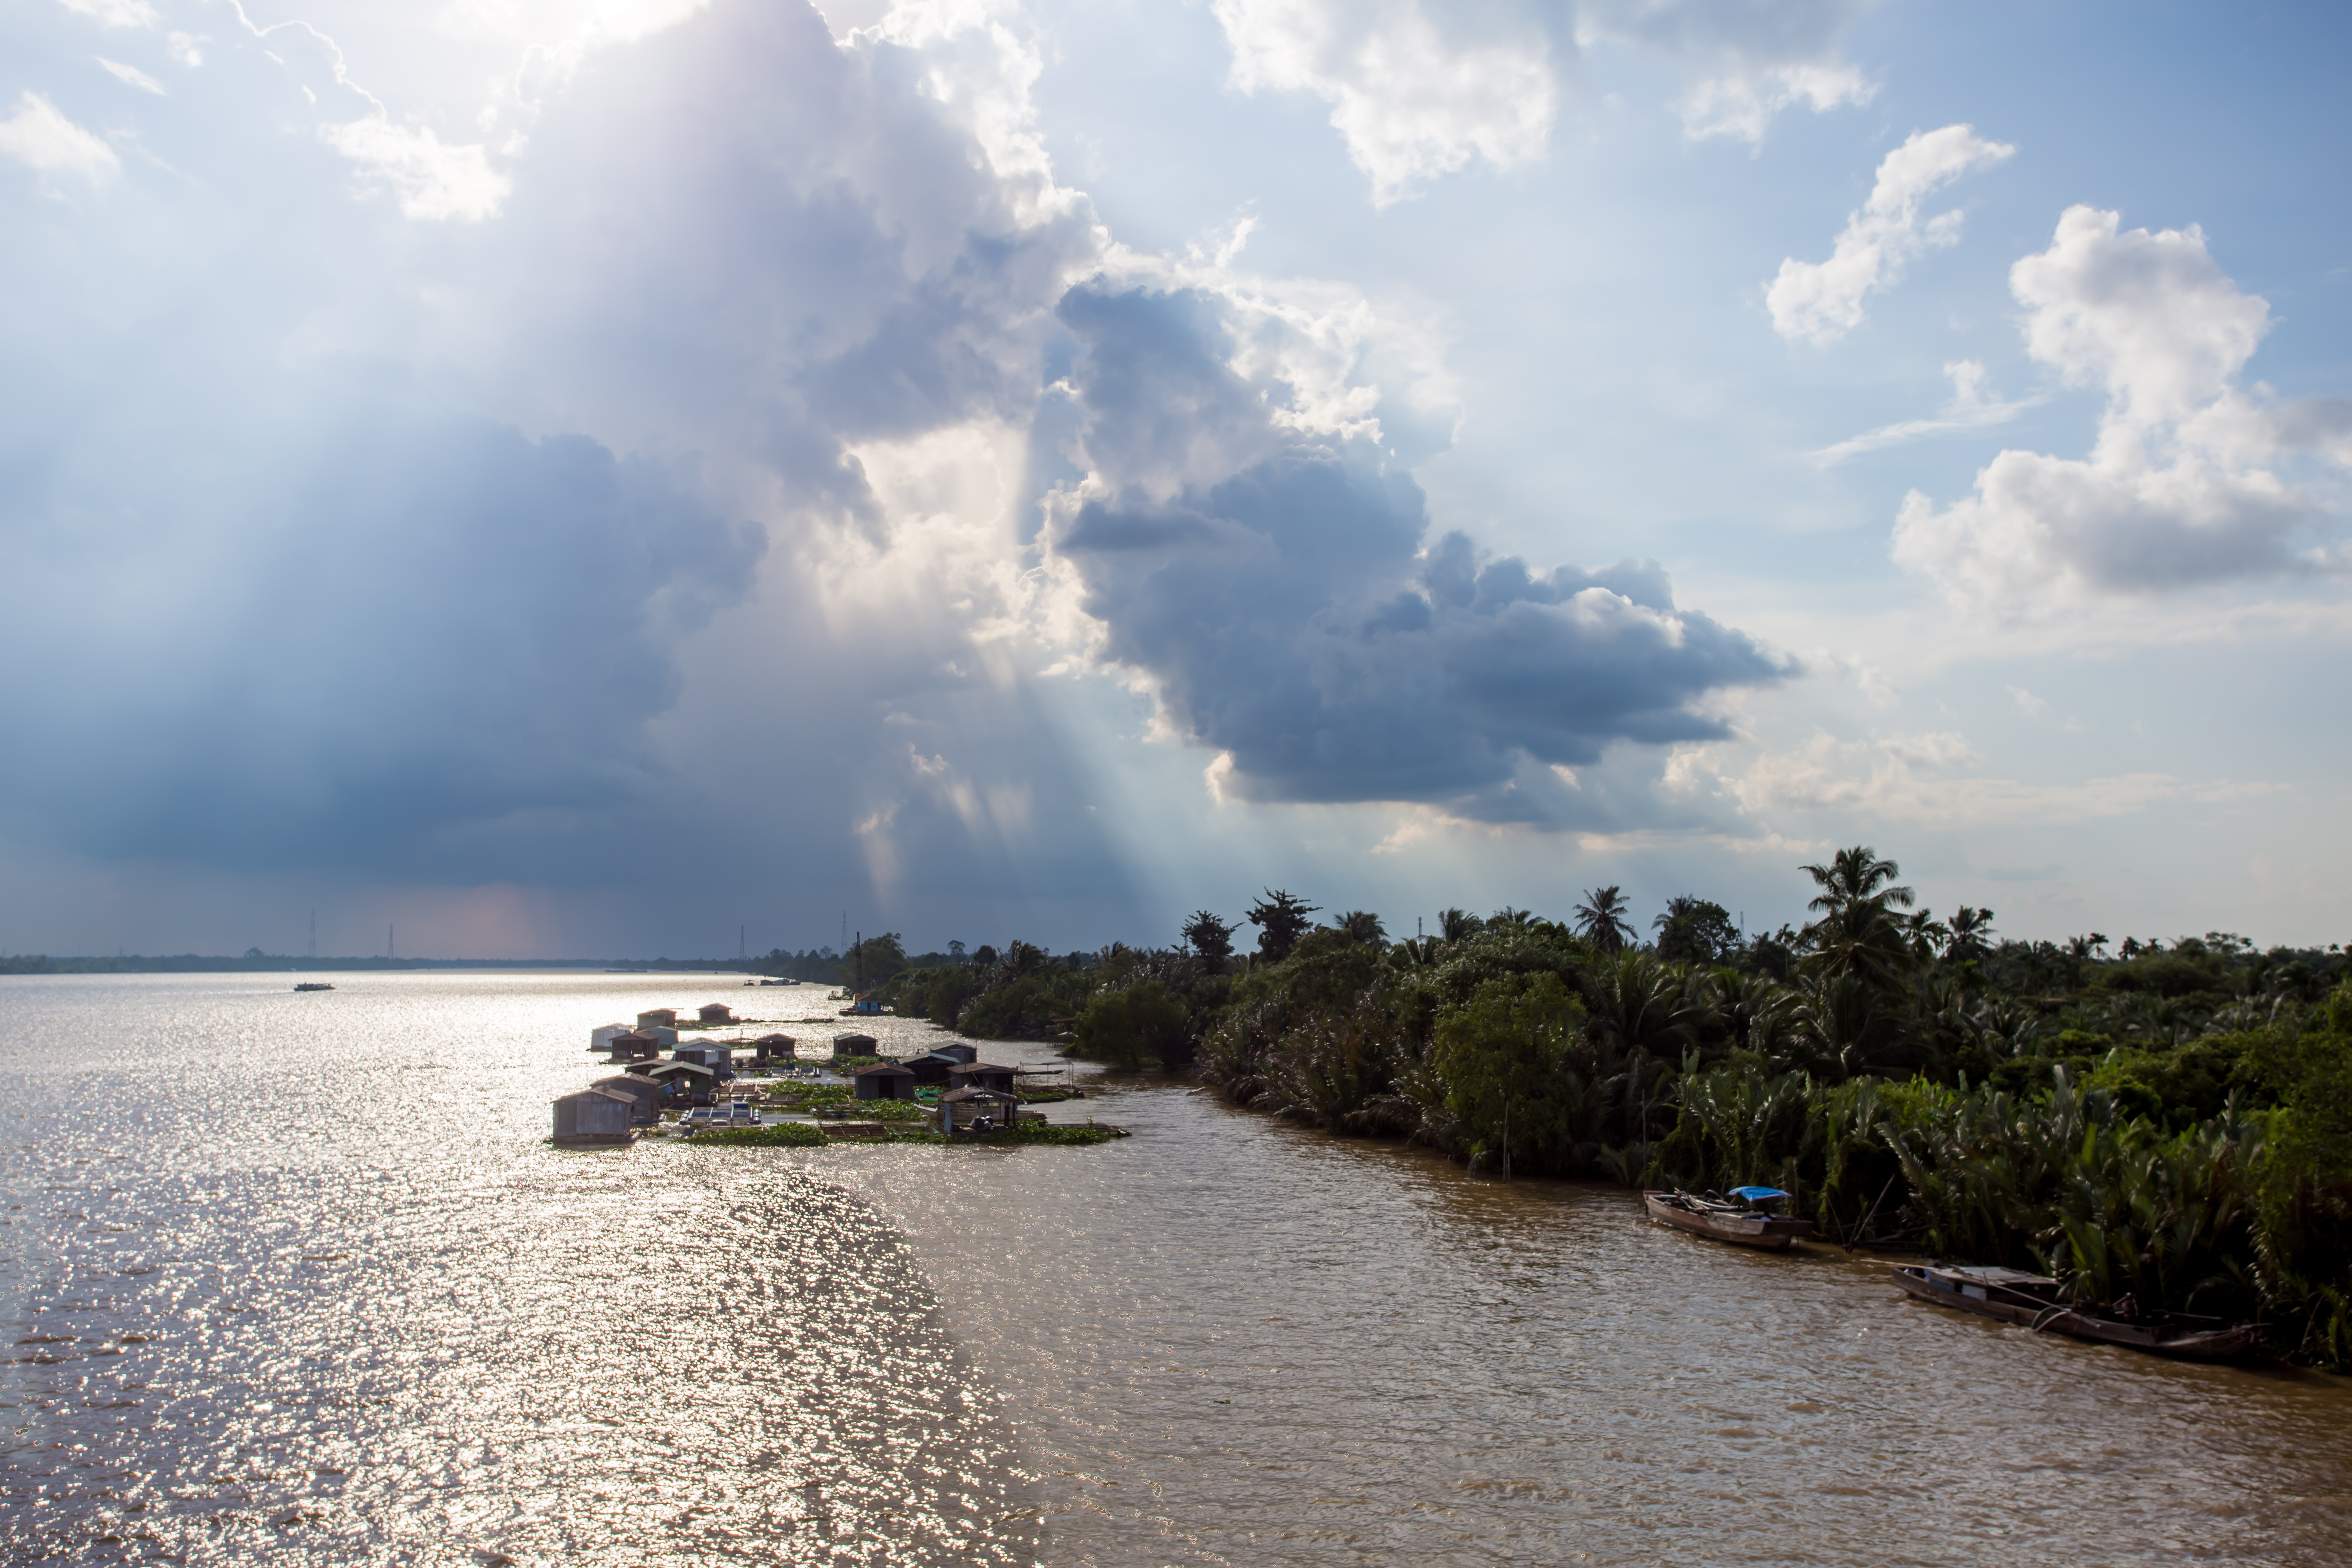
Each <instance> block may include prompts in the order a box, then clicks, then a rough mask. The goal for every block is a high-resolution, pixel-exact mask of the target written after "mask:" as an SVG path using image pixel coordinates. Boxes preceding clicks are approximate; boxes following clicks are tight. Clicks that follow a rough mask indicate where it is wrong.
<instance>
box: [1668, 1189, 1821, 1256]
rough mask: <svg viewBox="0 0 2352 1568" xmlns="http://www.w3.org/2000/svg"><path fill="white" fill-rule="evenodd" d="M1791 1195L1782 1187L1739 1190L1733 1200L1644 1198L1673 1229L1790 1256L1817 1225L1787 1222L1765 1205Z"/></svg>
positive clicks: (1673, 1195)
mask: <svg viewBox="0 0 2352 1568" xmlns="http://www.w3.org/2000/svg"><path fill="white" fill-rule="evenodd" d="M1788 1195H1789V1194H1786V1193H1784V1192H1782V1191H1781V1190H1780V1188H1778V1187H1734V1188H1732V1189H1731V1193H1730V1196H1729V1197H1717V1195H1716V1194H1713V1193H1707V1194H1691V1193H1685V1192H1683V1191H1681V1190H1679V1189H1677V1190H1675V1191H1674V1192H1671V1193H1660V1192H1646V1193H1643V1194H1642V1206H1643V1208H1644V1209H1646V1210H1648V1211H1649V1215H1650V1217H1651V1218H1652V1219H1654V1220H1656V1221H1657V1222H1658V1223H1659V1224H1660V1225H1670V1226H1675V1228H1676V1229H1677V1230H1686V1231H1689V1232H1690V1233H1691V1234H1692V1235H1693V1236H1704V1237H1708V1238H1709V1239H1711V1240H1715V1241H1727V1242H1730V1243H1731V1244H1732V1245H1733V1246H1735V1247H1761V1248H1762V1249H1763V1250H1765V1251H1767V1252H1785V1251H1786V1250H1788V1247H1789V1244H1790V1242H1792V1241H1794V1240H1796V1239H1797V1238H1798V1237H1801V1236H1811V1235H1812V1234H1813V1225H1812V1222H1811V1220H1803V1219H1789V1218H1785V1217H1784V1216H1782V1215H1776V1214H1774V1213H1772V1212H1771V1211H1770V1210H1769V1208H1767V1207H1766V1206H1765V1205H1769V1204H1772V1203H1775V1202H1778V1201H1779V1200H1780V1199H1782V1198H1785V1197H1787V1196H1788ZM1734 1200H1737V1201H1734Z"/></svg>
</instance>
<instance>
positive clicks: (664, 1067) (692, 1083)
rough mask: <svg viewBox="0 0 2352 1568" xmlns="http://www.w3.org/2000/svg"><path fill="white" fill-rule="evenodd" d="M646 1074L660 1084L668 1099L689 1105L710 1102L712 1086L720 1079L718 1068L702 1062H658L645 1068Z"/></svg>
mask: <svg viewBox="0 0 2352 1568" xmlns="http://www.w3.org/2000/svg"><path fill="white" fill-rule="evenodd" d="M645 1075H646V1077H647V1078H649V1079H653V1080H654V1081H655V1082H656V1083H657V1084H660V1085H661V1086H662V1088H663V1089H664V1090H665V1091H666V1093H667V1098H668V1099H670V1100H685V1101H686V1102H687V1103H688V1104H689V1105H691V1104H694V1103H696V1102H700V1103H701V1104H704V1105H708V1104H709V1103H710V1090H711V1086H712V1085H714V1084H715V1083H717V1082H718V1081H719V1074H718V1072H717V1071H716V1069H714V1068H707V1067H704V1066H703V1065H702V1064H701V1063H700V1062H680V1061H667V1062H656V1063H655V1064H654V1065H653V1066H652V1067H649V1068H646V1069H645Z"/></svg>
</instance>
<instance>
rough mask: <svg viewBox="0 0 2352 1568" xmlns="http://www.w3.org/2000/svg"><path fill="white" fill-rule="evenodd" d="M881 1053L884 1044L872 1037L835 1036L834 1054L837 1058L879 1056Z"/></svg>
mask: <svg viewBox="0 0 2352 1568" xmlns="http://www.w3.org/2000/svg"><path fill="white" fill-rule="evenodd" d="M881 1051H882V1042H881V1041H879V1040H877V1039H876V1038H875V1037H873V1036H871V1035H835V1036H834V1037H833V1054H834V1055H835V1056H837V1057H871V1056H879V1055H880V1054H881Z"/></svg>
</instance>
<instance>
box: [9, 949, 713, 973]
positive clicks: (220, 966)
mask: <svg viewBox="0 0 2352 1568" xmlns="http://www.w3.org/2000/svg"><path fill="white" fill-rule="evenodd" d="M411 969H547V970H586V971H588V972H590V973H608V972H614V971H619V972H625V973H645V974H741V975H751V974H754V973H758V972H757V971H755V970H752V969H751V968H750V967H749V966H747V965H746V964H745V963H744V961H743V960H741V959H740V958H733V959H718V958H289V957H286V956H284V955H282V954H277V955H272V954H264V955H262V956H260V957H257V958H208V957H205V956H204V955H203V954H200V953H181V954H178V955H176V956H172V957H157V958H147V957H142V956H139V955H136V954H133V955H131V956H130V957H125V958H52V957H49V956H47V955H46V954H27V955H25V956H22V957H16V958H0V974H287V973H295V974H321V973H334V974H350V973H366V972H369V971H383V972H387V973H388V972H391V971H395V970H411Z"/></svg>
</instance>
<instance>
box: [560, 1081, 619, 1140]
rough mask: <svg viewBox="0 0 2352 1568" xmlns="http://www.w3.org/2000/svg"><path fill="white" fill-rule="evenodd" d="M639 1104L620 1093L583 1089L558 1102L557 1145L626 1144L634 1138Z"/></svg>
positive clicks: (607, 1090)
mask: <svg viewBox="0 0 2352 1568" xmlns="http://www.w3.org/2000/svg"><path fill="white" fill-rule="evenodd" d="M636 1119H637V1102H636V1100H635V1098H634V1097H632V1096H630V1095H626V1094H623V1093H620V1092H619V1091H617V1090H613V1089H582V1090H581V1091H580V1092H579V1093H577V1094H567V1095H565V1096H563V1097H562V1099H561V1100H557V1101H556V1102H555V1141H556V1142H558V1143H625V1142H628V1141H629V1140H630V1138H632V1137H633V1136H635V1121H636Z"/></svg>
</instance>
